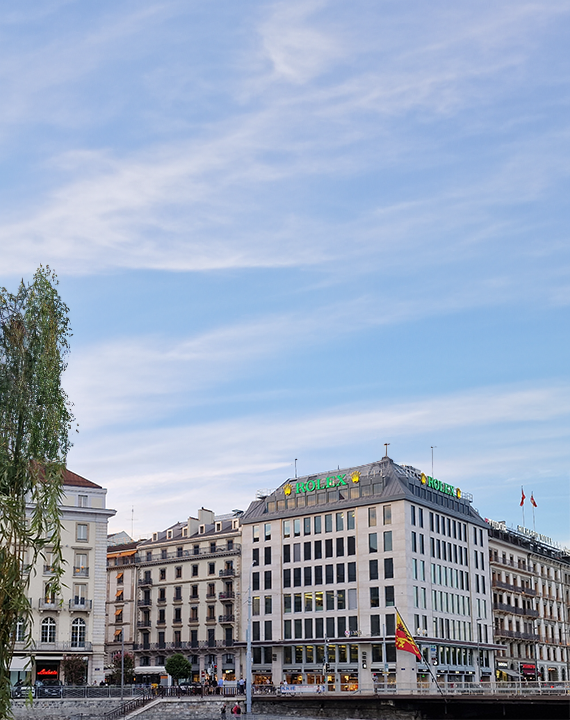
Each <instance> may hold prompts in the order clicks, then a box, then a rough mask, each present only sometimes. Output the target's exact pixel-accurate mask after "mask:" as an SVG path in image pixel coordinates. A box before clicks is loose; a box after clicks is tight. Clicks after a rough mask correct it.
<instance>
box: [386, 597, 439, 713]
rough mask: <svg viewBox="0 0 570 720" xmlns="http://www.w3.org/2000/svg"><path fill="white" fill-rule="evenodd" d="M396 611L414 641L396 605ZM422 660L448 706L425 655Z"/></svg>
mask: <svg viewBox="0 0 570 720" xmlns="http://www.w3.org/2000/svg"><path fill="white" fill-rule="evenodd" d="M394 609H395V610H396V616H397V617H399V618H400V620H401V621H402V625H403V626H404V627H405V628H406V632H407V633H408V635H409V636H410V637H411V638H412V640H413V635H412V634H411V633H410V631H409V630H408V626H407V625H406V623H405V622H404V618H403V617H402V616H401V615H400V611H399V610H398V608H397V607H396V606H395V605H394ZM396 624H397V623H396ZM414 642H415V640H414ZM418 650H419V648H418ZM420 654H421V652H420ZM422 659H423V661H424V662H425V663H426V665H427V669H428V672H429V674H430V675H431V677H432V679H433V681H434V683H435V685H436V687H437V689H438V690H439V692H440V693H441V696H442V697H443V699H444V701H445V704H446V705H447V697H446V695H445V693H444V692H443V690H442V689H441V687H440V685H439V683H438V681H437V678H436V676H435V675H434V674H433V671H432V669H431V665H430V664H429V662H426V660H425V658H424V657H423V655H422ZM446 713H447V710H446Z"/></svg>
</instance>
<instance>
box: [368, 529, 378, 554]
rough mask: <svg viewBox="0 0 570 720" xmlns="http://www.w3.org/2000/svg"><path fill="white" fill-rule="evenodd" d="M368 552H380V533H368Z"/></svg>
mask: <svg viewBox="0 0 570 720" xmlns="http://www.w3.org/2000/svg"><path fill="white" fill-rule="evenodd" d="M368 552H371V553H372V552H378V534H377V533H368Z"/></svg>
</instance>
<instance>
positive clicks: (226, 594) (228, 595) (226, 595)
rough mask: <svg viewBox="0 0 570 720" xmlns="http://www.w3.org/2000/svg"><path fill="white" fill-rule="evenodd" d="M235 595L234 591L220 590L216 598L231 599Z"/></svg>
mask: <svg viewBox="0 0 570 720" xmlns="http://www.w3.org/2000/svg"><path fill="white" fill-rule="evenodd" d="M235 596H236V594H235V592H233V591H231V590H230V591H226V592H221V593H220V594H219V595H218V599H219V600H233V599H234V598H235Z"/></svg>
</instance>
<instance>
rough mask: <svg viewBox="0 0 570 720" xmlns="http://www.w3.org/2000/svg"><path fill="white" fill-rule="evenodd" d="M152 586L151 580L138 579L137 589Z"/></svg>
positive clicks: (147, 578) (145, 578) (146, 578)
mask: <svg viewBox="0 0 570 720" xmlns="http://www.w3.org/2000/svg"><path fill="white" fill-rule="evenodd" d="M149 585H152V580H151V578H149V577H143V578H140V579H139V587H148V586H149Z"/></svg>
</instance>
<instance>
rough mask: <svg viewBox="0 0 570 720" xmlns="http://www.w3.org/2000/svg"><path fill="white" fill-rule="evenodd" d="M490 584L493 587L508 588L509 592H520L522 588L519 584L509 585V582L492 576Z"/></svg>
mask: <svg viewBox="0 0 570 720" xmlns="http://www.w3.org/2000/svg"><path fill="white" fill-rule="evenodd" d="M491 584H492V585H493V587H497V588H501V589H502V590H510V591H511V592H516V593H522V592H523V588H522V587H520V585H511V583H508V582H504V580H497V579H496V578H492V580H491Z"/></svg>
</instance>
